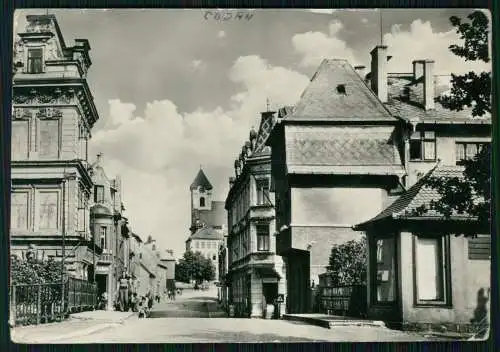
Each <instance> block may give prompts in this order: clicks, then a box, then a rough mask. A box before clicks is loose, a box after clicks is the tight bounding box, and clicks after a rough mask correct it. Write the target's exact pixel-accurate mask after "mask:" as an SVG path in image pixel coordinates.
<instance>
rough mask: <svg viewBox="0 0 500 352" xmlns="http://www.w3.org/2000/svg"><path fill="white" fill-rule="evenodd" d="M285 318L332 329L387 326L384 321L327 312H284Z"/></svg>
mask: <svg viewBox="0 0 500 352" xmlns="http://www.w3.org/2000/svg"><path fill="white" fill-rule="evenodd" d="M283 319H284V320H293V321H300V322H303V323H307V324H311V325H316V326H321V327H323V328H328V329H331V328H332V327H335V326H378V327H386V326H385V323H384V322H383V321H379V320H368V319H358V318H349V317H342V316H337V315H326V314H283Z"/></svg>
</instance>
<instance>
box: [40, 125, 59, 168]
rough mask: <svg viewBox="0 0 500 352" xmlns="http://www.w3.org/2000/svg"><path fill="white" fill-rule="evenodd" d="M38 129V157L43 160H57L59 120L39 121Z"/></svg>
mask: <svg viewBox="0 0 500 352" xmlns="http://www.w3.org/2000/svg"><path fill="white" fill-rule="evenodd" d="M38 127H39V131H40V133H39V151H38V155H39V157H40V158H43V159H58V158H59V120H58V119H40V120H38Z"/></svg>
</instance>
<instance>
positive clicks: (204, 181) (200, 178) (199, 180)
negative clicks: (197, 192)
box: [189, 169, 213, 190]
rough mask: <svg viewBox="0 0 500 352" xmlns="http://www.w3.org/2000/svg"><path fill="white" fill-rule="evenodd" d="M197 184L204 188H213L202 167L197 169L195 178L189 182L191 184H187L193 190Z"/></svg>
mask: <svg viewBox="0 0 500 352" xmlns="http://www.w3.org/2000/svg"><path fill="white" fill-rule="evenodd" d="M199 186H201V187H203V188H205V189H206V190H211V189H212V188H213V187H212V184H211V183H210V181H208V178H207V176H206V175H205V173H204V172H203V170H202V169H200V171H198V174H197V175H196V177H195V179H194V180H193V183H191V186H189V189H190V190H193V189H195V188H197V187H199Z"/></svg>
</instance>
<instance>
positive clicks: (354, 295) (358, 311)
mask: <svg viewBox="0 0 500 352" xmlns="http://www.w3.org/2000/svg"><path fill="white" fill-rule="evenodd" d="M366 290H367V288H366V285H351V286H340V287H333V286H320V287H319V303H320V311H321V312H322V313H326V314H334V315H337V314H340V315H343V316H345V315H349V316H363V315H365V314H366V310H367V302H366Z"/></svg>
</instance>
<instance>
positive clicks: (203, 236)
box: [190, 227, 224, 240]
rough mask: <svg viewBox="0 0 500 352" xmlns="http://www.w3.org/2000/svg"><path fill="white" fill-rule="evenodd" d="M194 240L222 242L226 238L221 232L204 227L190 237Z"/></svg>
mask: <svg viewBox="0 0 500 352" xmlns="http://www.w3.org/2000/svg"><path fill="white" fill-rule="evenodd" d="M190 238H191V239H194V240H222V239H223V238H224V235H223V232H222V231H221V230H217V229H214V228H213V227H202V228H201V229H199V230H198V231H196V232H195V233H194V234H193V235H191V237H190Z"/></svg>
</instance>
